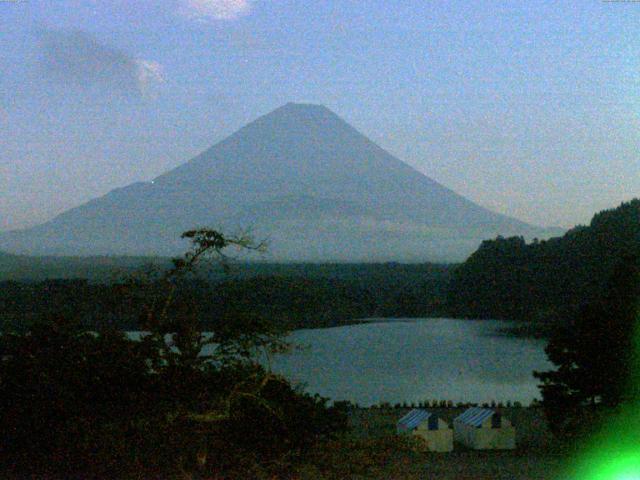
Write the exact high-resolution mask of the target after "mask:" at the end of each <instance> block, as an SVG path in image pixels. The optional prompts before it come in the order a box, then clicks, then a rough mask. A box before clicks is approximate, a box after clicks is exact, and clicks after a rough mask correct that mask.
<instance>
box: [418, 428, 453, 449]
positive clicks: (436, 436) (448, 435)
mask: <svg viewBox="0 0 640 480" xmlns="http://www.w3.org/2000/svg"><path fill="white" fill-rule="evenodd" d="M411 433H412V434H413V435H415V436H417V437H420V438H422V439H423V440H424V441H425V442H426V444H427V450H429V451H431V452H451V451H452V450H453V430H451V429H450V428H445V429H443V430H424V429H419V428H417V429H415V430H414V431H413V432H411Z"/></svg>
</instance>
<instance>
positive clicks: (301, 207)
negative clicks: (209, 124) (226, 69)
mask: <svg viewBox="0 0 640 480" xmlns="http://www.w3.org/2000/svg"><path fill="white" fill-rule="evenodd" d="M202 226H208V227H211V228H218V229H222V230H223V231H225V232H230V233H233V232H237V231H239V230H244V229H247V228H250V229H251V230H252V232H253V234H254V236H256V237H259V238H268V239H269V240H270V249H269V253H268V254H267V259H277V260H292V261H386V260H398V261H445V260H461V259H463V258H464V257H465V256H467V255H468V254H469V253H471V252H472V251H473V250H475V248H477V246H478V244H479V243H480V241H481V240H483V239H485V238H489V237H493V236H495V235H497V234H502V235H512V234H519V235H524V236H538V237H543V236H544V232H543V231H541V229H537V228H535V227H531V226H529V225H526V224H525V223H523V222H520V221H518V220H515V219H512V218H509V217H506V216H503V215H499V214H496V213H494V212H491V211H489V210H486V209H485V208H482V207H480V206H479V205H476V204H474V203H473V202H471V201H469V200H467V199H465V198H463V197H462V196H460V195H458V194H456V193H455V192H453V191H451V190H449V189H448V188H446V187H444V186H442V185H440V184H439V183H437V182H435V181H433V180H432V179H430V178H428V177H427V176H425V175H423V174H422V173H420V172H418V171H417V170H415V169H413V168H412V167H410V166H408V165H407V164H405V163H403V162H402V161H400V160H399V159H397V158H396V157H394V156H392V155H391V154H389V153H388V152H386V151H385V150H383V149H382V148H380V147H379V146H378V145H376V144H375V143H373V142H372V141H371V140H369V139H368V138H367V137H365V136H364V135H362V134H361V133H360V132H358V131H357V130H356V129H355V128H353V127H352V126H350V125H349V124H347V123H346V122H345V121H344V120H342V119H341V118H340V117H338V116H337V115H336V114H335V113H333V112H332V111H331V110H329V109H328V108H326V107H324V106H321V105H310V104H298V103H288V104H286V105H283V106H282V107H280V108H277V109H276V110H274V111H272V112H271V113H268V114H266V115H264V116H262V117H260V118H258V119H256V120H255V121H253V122H251V123H249V124H248V125H246V126H244V127H242V128H241V129H240V130H238V131H237V132H235V133H234V134H232V135H230V136H229V137H227V138H225V139H224V140H222V141H221V142H219V143H217V144H215V145H213V146H212V147H211V148H209V149H207V150H206V151H204V152H202V153H201V154H200V155H198V156H196V157H195V158H193V159H191V160H189V161H188V162H186V163H184V164H183V165H181V166H179V167H177V168H175V169H173V170H171V171H169V172H166V173H165V174H163V175H160V176H159V177H157V178H156V179H154V180H153V181H152V182H148V183H135V184H132V185H129V186H127V187H125V188H120V189H116V190H113V191H111V192H109V193H108V194H107V195H105V196H103V197H100V198H97V199H94V200H91V201H90V202H88V203H86V204H84V205H81V206H79V207H77V208H74V209H71V210H69V211H67V212H64V213H63V214H61V215H59V216H58V217H56V218H54V219H53V220H51V221H49V222H47V223H45V224H43V225H40V226H37V227H34V228H31V229H27V230H22V231H14V232H8V233H5V234H0V249H1V250H5V251H8V252H12V253H28V254H65V255H78V254H79V255H105V254H145V255H146V254H158V255H169V254H171V255H172V254H176V253H179V252H180V251H182V250H184V248H185V244H184V242H182V241H181V240H179V236H180V233H181V232H183V231H185V230H188V229H191V228H194V227H202Z"/></svg>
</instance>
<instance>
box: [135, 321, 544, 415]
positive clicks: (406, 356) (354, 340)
mask: <svg viewBox="0 0 640 480" xmlns="http://www.w3.org/2000/svg"><path fill="white" fill-rule="evenodd" d="M509 325H510V324H509V323H508V322H500V321H494V320H482V321H478V320H452V319H442V318H438V319H432V318H415V319H371V320H370V321H369V322H368V323H362V324H358V325H349V326H345V327H337V328H317V329H308V330H297V331H295V332H293V333H292V334H291V336H290V338H289V340H290V341H291V342H293V343H294V344H296V345H298V346H300V347H302V349H301V350H299V351H294V352H293V353H290V354H286V355H279V356H276V357H275V358H274V359H272V364H271V366H272V369H273V370H274V371H275V372H277V373H281V374H283V375H285V376H286V377H287V378H289V379H290V380H293V381H294V382H296V383H302V384H304V385H306V390H307V391H308V392H310V393H319V394H320V395H322V396H323V397H328V398H330V399H332V400H350V401H352V402H357V403H358V404H360V405H362V406H368V405H371V404H375V403H379V402H390V403H392V404H393V403H398V402H404V401H406V402H409V403H411V402H416V403H417V402H420V401H423V400H431V399H435V400H452V401H453V402H459V401H460V402H478V403H483V402H491V401H492V400H495V401H496V402H498V401H503V402H506V401H508V400H511V401H519V402H522V403H523V404H525V405H526V404H529V403H530V402H531V400H533V399H534V398H540V395H539V391H538V388H537V380H536V379H535V378H533V376H532V372H533V371H534V370H548V369H550V368H551V364H550V363H549V362H548V361H547V357H546V355H545V353H544V346H545V341H544V340H535V339H528V338H512V337H507V336H504V335H501V334H500V329H501V328H505V327H508V326H509ZM130 335H131V336H132V337H133V338H138V337H139V336H140V333H139V332H135V333H134V332H130Z"/></svg>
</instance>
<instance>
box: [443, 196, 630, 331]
mask: <svg viewBox="0 0 640 480" xmlns="http://www.w3.org/2000/svg"><path fill="white" fill-rule="evenodd" d="M638 259H640V200H638V199H636V200H633V201H631V202H628V203H623V204H622V205H620V206H619V207H618V208H615V209H612V210H605V211H602V212H600V213H598V214H596V215H595V216H594V217H593V219H592V221H591V224H590V225H589V226H579V227H576V228H574V229H572V230H570V231H569V232H567V233H566V234H565V235H564V236H562V237H557V238H552V239H550V240H541V241H537V240H534V241H533V242H531V243H526V242H525V240H524V239H523V238H522V237H512V238H497V239H495V240H487V241H485V242H483V243H482V245H481V246H480V248H479V249H478V250H477V251H476V252H475V253H474V254H472V255H471V257H469V259H468V260H467V261H466V262H465V263H463V264H462V265H460V266H459V267H458V268H457V269H456V270H455V273H454V275H453V278H452V281H451V284H450V288H449V301H448V306H449V310H450V313H451V315H454V316H457V317H469V318H494V319H507V320H519V321H525V322H531V323H533V324H535V325H537V326H538V327H540V328H542V327H543V326H544V325H545V324H549V323H556V322H557V321H558V320H560V321H563V320H564V319H567V318H570V317H572V316H574V315H575V313H576V312H578V311H579V310H580V309H581V308H583V307H584V306H586V305H589V304H593V303H594V302H599V301H601V300H603V299H604V297H606V295H607V292H608V282H609V281H610V279H611V278H612V276H613V275H614V273H615V271H616V269H617V268H618V267H619V266H620V265H621V264H624V263H627V264H628V263H629V262H636V264H637V262H638Z"/></svg>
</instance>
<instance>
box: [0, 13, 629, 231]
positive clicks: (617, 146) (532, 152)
mask: <svg viewBox="0 0 640 480" xmlns="http://www.w3.org/2000/svg"><path fill="white" fill-rule="evenodd" d="M0 47H1V48H0V229H10V228H17V227H22V226H28V225H32V224H35V223H39V222H41V221H43V220H46V219H48V218H50V217H51V216H53V215H54V214H56V213H59V212H61V211H63V210H65V209H67V208H69V207H72V206H75V205H78V204H80V203H82V202H84V201H86V200H89V199H91V198H93V197H96V196H98V195H102V194H104V193H106V192H107V191H109V190H111V189H113V188H115V187H120V186H123V185H126V184H128V183H131V182H134V181H138V180H149V179H151V178H153V177H154V176H156V175H158V174H160V173H162V172H164V171H166V170H168V169H170V168H172V167H174V166H177V165H179V164H180V163H183V162H184V161H186V160H188V159H189V158H191V157H192V156H194V155H195V154H197V153H199V152H200V151H201V150H203V149H204V148H206V147H208V146H210V145H212V144H213V143H215V142H217V141H218V140H220V139H222V138H223V137H224V136H226V135H227V134H229V133H232V132H233V131H234V130H236V129H237V128H239V127H241V126H243V125H244V124H245V123H247V122H249V121H251V120H252V119H254V118H255V117H256V116H259V115H262V114H264V113H267V112H269V111H270V110H272V109H274V108H276V107H278V106H280V105H281V104H283V103H286V102H288V101H296V102H312V103H321V104H324V105H326V106H328V107H329V108H331V109H332V110H334V111H335V112H336V113H337V114H339V115H340V116H342V117H343V118H344V119H345V120H347V121H348V122H350V123H352V124H353V125H354V126H355V127H356V128H358V129H359V130H360V131H362V132H363V133H364V134H366V135H367V136H369V137H370V138H372V139H373V140H374V141H376V142H377V143H379V144H380V145H381V146H382V147H384V148H386V149H387V150H389V151H390V152H391V153H393V154H395V155H397V156H398V157H399V158H401V159H402V160H404V161H406V162H408V163H409V164H411V165H413V166H414V167H416V168H417V169H418V170H420V171H422V172H423V173H425V174H427V175H428V176H430V177H432V178H434V179H435V180H437V181H439V182H441V183H443V184H444V185H446V186H448V187H450V188H452V189H454V190H456V191H457V192H459V193H461V194H463V195H465V196H467V197H468V198H470V199H472V200H474V201H476V202H478V203H480V204H481V205H483V206H486V207H489V208H491V209H493V210H495V211H498V212H501V213H506V214H509V215H513V216H516V217H518V218H520V219H523V220H526V221H529V222H532V223H535V224H540V225H561V226H571V225H573V224H575V223H584V222H587V221H588V220H589V219H590V217H591V214H592V213H593V212H595V211H597V210H600V209H603V208H607V207H613V206H615V205H617V204H618V203H619V202H621V201H623V200H628V199H630V198H632V197H634V196H637V195H640V3H634V2H629V3H623V2H601V1H595V0H558V1H533V0H531V1H530V0H526V1H525V0H520V1H518V0H514V1H504V0H495V1H494V0H464V1H451V0H448V1H444V0H443V1H428V0H417V1H408V0H403V1H388V0H387V1H384V2H383V1H377V0H376V1H359V0H358V1H356V0H353V1H346V0H345V1H311V0H269V1H259V0H256V1H250V0H156V1H152V0H139V1H136V0H104V1H99V0H75V1H64V0H55V1H53V0H51V1H39V0H22V1H20V0H16V1H7V0H4V1H2V0H0Z"/></svg>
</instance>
